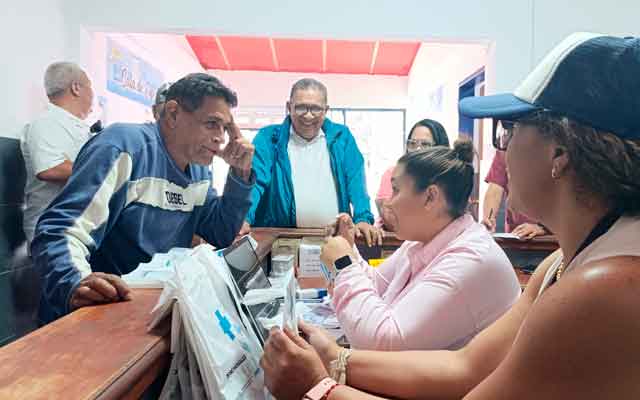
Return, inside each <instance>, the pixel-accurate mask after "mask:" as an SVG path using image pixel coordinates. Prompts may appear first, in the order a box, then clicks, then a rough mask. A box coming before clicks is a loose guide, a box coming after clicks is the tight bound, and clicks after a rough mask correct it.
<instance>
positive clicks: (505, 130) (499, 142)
mask: <svg viewBox="0 0 640 400" xmlns="http://www.w3.org/2000/svg"><path fill="white" fill-rule="evenodd" d="M515 124H516V123H515V122H514V121H510V120H504V119H494V120H493V147H495V148H496V149H497V150H500V151H505V150H507V146H509V142H510V141H511V138H512V137H513V128H514V126H515Z"/></svg>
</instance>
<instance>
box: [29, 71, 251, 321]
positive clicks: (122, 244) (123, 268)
mask: <svg viewBox="0 0 640 400" xmlns="http://www.w3.org/2000/svg"><path fill="white" fill-rule="evenodd" d="M237 102H238V100H237V97H236V94H235V93H234V92H233V91H231V90H230V89H229V88H227V87H226V86H224V85H223V84H222V83H221V82H220V81H219V80H218V79H216V78H215V77H213V76H211V75H208V74H204V73H195V74H190V75H187V76H186V77H184V78H182V79H180V80H179V81H177V82H176V83H174V84H173V85H171V88H170V89H169V91H168V92H167V97H166V103H165V107H164V110H163V112H162V115H161V117H160V119H159V120H158V122H157V123H155V124H154V123H147V124H113V125H111V126H109V127H107V128H106V129H105V130H103V131H102V133H100V134H99V135H97V136H95V137H94V138H92V139H91V140H90V141H89V142H88V143H87V144H86V145H85V146H84V147H83V148H82V150H81V151H80V153H79V155H78V157H77V159H76V162H75V163H74V166H73V174H72V175H71V178H70V179H69V181H68V183H67V185H66V186H65V188H64V189H63V191H62V192H61V193H60V194H59V195H58V197H57V198H55V200H53V202H52V203H51V204H50V206H49V208H48V209H47V210H46V211H45V213H44V214H43V215H42V217H41V218H40V220H39V221H38V225H37V228H36V234H35V238H34V240H33V243H32V246H31V252H32V256H33V258H34V262H35V264H36V267H37V268H38V270H39V271H40V274H41V277H42V289H43V293H42V298H41V302H40V316H39V317H40V321H41V323H48V322H50V321H52V320H54V319H57V318H59V317H61V316H63V315H65V314H67V313H69V312H71V311H73V310H74V309H76V308H79V307H83V306H87V305H92V304H101V303H109V302H114V301H121V300H128V299H129V298H130V296H131V295H130V293H129V289H128V288H127V285H126V284H125V283H124V282H123V281H122V280H121V279H120V277H119V276H120V275H122V274H126V273H128V272H130V271H132V270H133V269H135V268H136V267H137V266H138V264H139V263H141V262H148V261H149V260H150V259H151V257H152V256H153V255H154V254H155V253H158V252H166V251H168V250H169V249H171V248H172V247H189V245H190V243H191V238H192V236H193V234H194V233H196V234H198V235H200V236H202V237H203V238H205V239H206V240H207V241H208V242H210V243H211V244H213V245H214V246H217V247H225V246H228V245H229V244H230V243H231V242H232V241H233V239H234V237H235V236H236V234H237V233H238V231H239V230H240V227H241V225H242V222H243V221H244V219H245V215H246V213H247V211H248V210H249V207H250V206H251V189H252V187H253V185H254V182H255V177H254V173H253V170H252V167H251V164H252V159H253V153H254V148H253V145H252V144H251V143H250V142H249V141H247V140H246V139H244V138H243V137H242V135H241V134H240V130H239V129H238V127H237V126H236V125H235V124H234V122H233V117H232V115H231V111H230V109H231V108H232V107H235V106H236V105H237ZM225 141H226V142H227V144H226V146H224V148H223V147H222V146H223V144H224V143H225ZM214 156H219V157H222V158H223V159H224V160H225V161H226V162H227V163H228V164H229V167H230V168H229V175H228V177H227V182H226V185H225V188H224V192H223V194H222V196H219V195H218V194H217V193H216V191H215V190H214V189H213V188H212V186H211V172H210V170H209V165H211V162H212V160H213V157H214Z"/></svg>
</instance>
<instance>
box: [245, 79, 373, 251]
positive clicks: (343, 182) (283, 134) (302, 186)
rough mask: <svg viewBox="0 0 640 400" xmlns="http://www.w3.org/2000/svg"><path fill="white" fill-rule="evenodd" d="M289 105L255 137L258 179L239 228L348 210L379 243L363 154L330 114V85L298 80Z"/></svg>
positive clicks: (322, 222)
mask: <svg viewBox="0 0 640 400" xmlns="http://www.w3.org/2000/svg"><path fill="white" fill-rule="evenodd" d="M286 107H287V113H288V116H287V117H286V118H285V120H284V122H283V123H282V124H279V125H271V126H267V127H265V128H262V129H261V130H260V131H259V132H258V134H257V135H256V137H255V139H254V142H253V143H254V145H255V147H256V155H255V157H254V159H253V168H254V170H255V171H256V185H255V187H254V189H253V193H252V200H253V204H252V206H251V210H250V211H249V213H248V215H247V222H246V224H245V226H244V227H243V230H242V232H241V233H246V232H248V231H249V229H250V226H264V227H324V226H326V225H328V224H330V223H332V222H333V221H335V218H336V216H337V215H338V213H348V214H350V215H352V216H353V221H354V222H355V224H356V228H357V234H358V235H359V236H364V237H365V239H366V241H367V244H369V245H372V244H375V243H381V241H382V234H381V232H380V231H379V230H378V229H377V228H374V227H373V226H372V223H373V214H372V213H371V208H370V203H369V195H368V193H367V187H366V180H365V170H364V159H363V157H362V154H361V153H360V150H359V149H358V146H357V144H356V141H355V139H354V137H353V135H352V134H351V132H350V131H349V128H347V127H346V126H344V125H340V124H336V123H334V122H332V121H330V120H329V119H328V118H326V113H327V111H328V109H329V106H328V105H327V89H326V87H325V86H324V85H323V84H322V83H321V82H319V81H317V80H315V79H302V80H299V81H298V82H296V83H295V84H294V85H293V87H292V89H291V94H290V98H289V101H288V102H287V106H286ZM352 209H353V213H352Z"/></svg>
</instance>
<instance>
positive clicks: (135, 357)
mask: <svg viewBox="0 0 640 400" xmlns="http://www.w3.org/2000/svg"><path fill="white" fill-rule="evenodd" d="M159 294H160V289H137V290H134V291H133V300H131V301H127V302H122V303H114V304H108V305H102V306H95V307H85V308H81V309H79V310H77V311H75V312H73V313H71V314H69V315H67V316H65V317H64V318H61V319H59V320H57V321H55V322H53V323H51V324H49V325H47V326H45V327H42V328H40V329H38V330H36V331H34V332H32V333H31V334H29V335H27V336H25V337H23V338H21V339H19V340H17V341H16V342H13V343H11V344H9V345H7V346H5V347H3V348H1V349H0V399H4V400H7V399H136V398H139V397H140V395H141V394H142V393H143V392H144V390H145V389H146V388H147V387H148V386H149V385H150V384H151V383H152V382H153V381H154V379H155V378H156V377H157V376H158V375H159V374H160V373H161V372H162V371H165V370H166V369H167V368H168V366H169V360H170V357H169V348H170V343H169V339H168V333H169V332H168V329H166V330H165V331H164V332H158V333H147V324H148V322H149V320H150V314H149V313H150V312H151V309H152V308H153V307H154V306H155V305H156V302H157V301H158V296H159Z"/></svg>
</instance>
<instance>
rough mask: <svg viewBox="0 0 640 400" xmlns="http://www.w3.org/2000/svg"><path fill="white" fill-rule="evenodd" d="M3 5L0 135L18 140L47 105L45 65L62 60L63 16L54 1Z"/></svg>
mask: <svg viewBox="0 0 640 400" xmlns="http://www.w3.org/2000/svg"><path fill="white" fill-rule="evenodd" d="M7 3H8V4H3V10H2V13H0V54H2V62H0V87H1V88H2V96H0V127H2V128H1V129H0V136H3V137H14V138H17V137H18V136H19V134H20V131H21V128H22V127H23V126H24V124H25V122H26V121H28V120H30V119H32V118H33V117H35V116H36V115H37V114H38V113H40V112H41V111H42V110H43V109H44V107H45V106H46V104H47V97H46V95H45V92H44V86H43V77H44V71H45V69H46V68H47V66H48V65H49V64H50V63H52V62H54V61H60V60H62V59H63V58H64V54H65V51H64V48H65V41H64V38H65V29H64V23H65V21H64V17H63V15H62V13H61V11H60V7H59V2H58V1H55V0H41V1H39V0H23V1H11V2H7Z"/></svg>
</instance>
